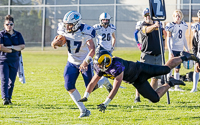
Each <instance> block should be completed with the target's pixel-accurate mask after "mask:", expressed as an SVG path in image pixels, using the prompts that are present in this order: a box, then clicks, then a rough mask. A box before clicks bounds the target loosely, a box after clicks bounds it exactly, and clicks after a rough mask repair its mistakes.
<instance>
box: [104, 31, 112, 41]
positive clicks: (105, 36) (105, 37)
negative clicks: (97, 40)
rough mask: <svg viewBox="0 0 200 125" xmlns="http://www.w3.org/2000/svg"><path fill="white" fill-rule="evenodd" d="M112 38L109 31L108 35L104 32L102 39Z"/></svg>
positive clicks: (108, 39)
mask: <svg viewBox="0 0 200 125" xmlns="http://www.w3.org/2000/svg"><path fill="white" fill-rule="evenodd" d="M110 39H111V36H110V33H108V34H107V35H106V34H105V33H103V34H102V40H103V41H106V40H107V41H110Z"/></svg>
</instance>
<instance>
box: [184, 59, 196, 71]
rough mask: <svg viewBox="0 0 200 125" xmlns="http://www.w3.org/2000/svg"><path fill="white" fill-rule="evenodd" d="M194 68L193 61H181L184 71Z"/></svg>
mask: <svg viewBox="0 0 200 125" xmlns="http://www.w3.org/2000/svg"><path fill="white" fill-rule="evenodd" d="M193 66H194V61H193V60H188V61H183V67H184V68H185V69H191V68H192V67H193Z"/></svg>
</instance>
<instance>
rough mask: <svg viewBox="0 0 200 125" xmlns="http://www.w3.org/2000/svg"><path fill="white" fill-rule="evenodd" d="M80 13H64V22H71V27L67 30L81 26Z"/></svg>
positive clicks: (72, 30) (74, 30) (73, 29)
mask: <svg viewBox="0 0 200 125" xmlns="http://www.w3.org/2000/svg"><path fill="white" fill-rule="evenodd" d="M81 19H82V18H81V14H80V13H79V12H76V11H69V12H68V13H66V14H65V16H64V18H63V23H64V24H73V27H72V29H70V30H68V29H67V32H76V31H77V30H78V28H79V27H80V26H81Z"/></svg>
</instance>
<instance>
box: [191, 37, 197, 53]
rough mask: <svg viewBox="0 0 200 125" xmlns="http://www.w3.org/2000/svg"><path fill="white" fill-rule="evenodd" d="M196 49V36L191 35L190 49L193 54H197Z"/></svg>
mask: <svg viewBox="0 0 200 125" xmlns="http://www.w3.org/2000/svg"><path fill="white" fill-rule="evenodd" d="M197 49H198V43H197V41H196V38H195V37H193V39H192V51H193V53H194V54H195V55H197Z"/></svg>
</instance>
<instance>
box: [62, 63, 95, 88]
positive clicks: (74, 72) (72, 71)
mask: <svg viewBox="0 0 200 125" xmlns="http://www.w3.org/2000/svg"><path fill="white" fill-rule="evenodd" d="M79 66H80V65H75V64H72V63H70V62H67V64H66V66H65V70H64V74H63V76H64V79H65V89H66V90H67V91H69V90H71V89H75V88H76V87H75V84H76V80H77V78H78V75H79ZM93 75H94V73H93V68H92V64H91V63H90V64H89V65H88V70H87V71H86V72H84V73H83V74H82V76H83V79H84V82H85V87H87V85H88V84H89V82H90V80H91V79H92V77H93Z"/></svg>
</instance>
